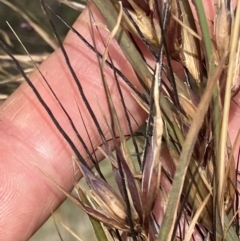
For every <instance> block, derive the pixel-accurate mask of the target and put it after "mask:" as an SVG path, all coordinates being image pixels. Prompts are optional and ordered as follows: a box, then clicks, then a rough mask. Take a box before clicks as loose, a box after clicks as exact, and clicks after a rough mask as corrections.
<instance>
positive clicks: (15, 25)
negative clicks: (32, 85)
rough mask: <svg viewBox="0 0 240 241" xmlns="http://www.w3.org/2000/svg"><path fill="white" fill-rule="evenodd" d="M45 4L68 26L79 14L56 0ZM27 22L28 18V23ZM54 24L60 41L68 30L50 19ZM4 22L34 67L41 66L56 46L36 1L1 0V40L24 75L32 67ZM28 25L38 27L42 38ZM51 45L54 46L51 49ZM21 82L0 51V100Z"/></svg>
mask: <svg viewBox="0 0 240 241" xmlns="http://www.w3.org/2000/svg"><path fill="white" fill-rule="evenodd" d="M78 2H79V0H78ZM84 2H85V0H84V1H81V2H79V3H80V4H84ZM46 3H47V4H48V5H49V6H50V7H51V8H52V9H53V10H54V11H55V12H56V13H58V14H59V15H61V16H62V17H63V18H64V20H65V21H66V22H67V23H69V24H72V23H73V22H74V21H75V19H76V18H77V16H78V15H79V11H76V10H74V9H72V8H71V7H68V6H66V5H65V4H63V3H61V2H60V1H58V0H46ZM27 19H30V21H31V22H29V21H28V20H27ZM53 21H54V23H55V25H56V28H57V30H58V33H59V36H60V37H61V38H62V39H63V38H64V37H65V35H66V33H67V31H68V29H67V28H66V27H65V26H64V25H63V24H61V23H60V22H59V21H57V19H56V18H53ZM7 23H9V25H10V26H11V27H12V29H13V30H14V31H15V33H16V34H17V35H18V37H19V39H20V40H21V41H22V43H23V44H24V46H25V47H26V48H27V50H28V51H29V53H30V54H31V56H33V59H34V60H35V62H36V63H37V64H40V63H41V62H42V61H43V60H44V59H46V58H47V56H48V55H49V54H50V53H51V52H52V51H53V50H54V47H53V44H55V46H57V44H56V42H55V39H54V36H53V34H52V31H51V29H50V26H49V25H48V23H47V20H46V17H45V16H44V14H43V12H42V9H41V6H40V1H39V0H21V1H18V0H1V1H0V39H1V40H2V41H4V42H5V43H6V44H7V45H8V48H9V49H10V50H11V52H12V53H13V54H14V55H15V56H17V59H18V61H19V62H20V63H21V65H22V67H23V69H24V70H25V72H27V73H30V72H31V71H33V69H34V65H33V63H32V62H31V60H30V58H29V57H28V56H27V55H26V52H25V51H24V49H23V47H22V46H21V44H20V43H19V41H18V39H17V38H16V36H15V35H14V33H13V32H12V30H11V29H10V27H9V26H8V24H7ZM31 23H32V24H34V25H35V26H36V27H37V28H39V31H40V32H41V34H42V35H45V39H44V38H43V37H42V36H40V35H41V34H39V32H36V31H35V29H34V27H33V26H32V24H31ZM50 43H53V44H52V46H51V44H50ZM22 81H23V79H22V78H21V76H20V74H19V73H18V71H17V70H16V67H15V65H14V64H13V62H12V61H11V60H10V58H9V56H7V55H6V54H5V53H4V52H3V50H1V49H0V100H1V101H4V100H5V99H6V98H7V96H8V95H9V94H11V93H12V92H13V91H14V90H15V89H16V88H17V87H18V86H19V84H20V83H21V82H22Z"/></svg>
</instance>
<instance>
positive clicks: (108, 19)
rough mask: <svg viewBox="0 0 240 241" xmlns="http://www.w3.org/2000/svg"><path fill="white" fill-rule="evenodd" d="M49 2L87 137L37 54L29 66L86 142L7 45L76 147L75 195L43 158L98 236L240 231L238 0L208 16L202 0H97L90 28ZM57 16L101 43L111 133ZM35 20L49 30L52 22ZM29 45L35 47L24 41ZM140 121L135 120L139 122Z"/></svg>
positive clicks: (228, 236) (93, 43)
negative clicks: (122, 62) (133, 106)
mask: <svg viewBox="0 0 240 241" xmlns="http://www.w3.org/2000/svg"><path fill="white" fill-rule="evenodd" d="M1 1H3V0H1ZM60 2H62V4H67V5H68V6H69V7H73V8H75V9H79V7H80V6H79V5H78V4H77V3H75V2H73V1H65V0H64V1H60ZM40 3H41V6H42V9H43V12H44V14H45V18H46V19H47V21H48V23H49V26H50V27H51V31H52V33H53V34H54V36H55V40H51V41H48V40H47V41H46V42H48V44H49V45H50V46H51V47H52V48H53V49H56V48H57V46H58V48H59V49H60V50H61V53H62V58H63V59H64V61H65V64H66V66H67V69H68V71H69V74H70V75H71V78H72V81H73V84H72V86H74V87H73V88H75V89H76V90H77V92H75V93H78V96H74V98H75V102H76V108H77V111H78V113H79V119H80V120H81V123H83V126H84V128H85V131H86V133H87V136H88V140H84V139H83V138H82V136H81V133H80V132H79V131H78V130H79V128H78V123H76V122H75V121H73V119H72V117H71V114H70V113H68V111H67V109H66V107H64V104H63V103H61V99H60V98H59V97H58V95H57V94H56V93H55V91H54V89H53V88H52V87H51V85H50V84H49V81H48V80H47V79H46V78H45V76H44V74H43V73H42V72H41V71H40V69H39V68H38V66H37V64H35V63H36V62H37V61H36V60H35V58H34V57H31V63H32V64H33V65H32V67H34V68H35V69H37V71H39V73H40V75H41V77H42V79H43V81H44V83H45V84H46V86H47V87H48V89H49V91H50V92H51V94H52V96H53V98H54V99H55V101H56V102H57V103H58V105H59V108H60V109H61V111H62V112H63V113H64V115H65V116H66V118H67V120H68V122H69V125H70V126H71V128H72V130H73V132H74V134H75V135H76V137H77V139H78V142H79V143H80V144H81V146H82V147H83V149H84V151H85V153H86V154H84V155H83V154H82V153H81V152H80V151H79V148H78V147H77V146H79V144H76V143H75V141H73V140H72V138H71V136H70V135H69V133H68V132H66V130H65V127H64V126H62V125H61V120H58V119H57V118H56V116H55V115H54V111H53V110H51V108H49V106H48V103H46V101H45V100H44V98H43V97H42V94H41V92H40V91H39V90H38V89H37V88H36V87H35V85H34V83H32V82H31V79H30V78H29V77H28V74H27V73H25V71H24V68H23V67H22V66H21V64H20V62H21V60H19V59H18V58H17V57H16V56H15V55H14V54H12V53H11V51H10V50H9V48H8V47H7V44H8V43H7V41H5V42H3V41H0V46H1V48H2V49H3V50H4V51H5V52H6V54H7V55H8V56H9V57H10V58H11V60H12V61H13V63H14V64H15V66H16V67H17V69H18V71H19V72H20V74H21V76H22V77H23V79H24V81H26V82H27V83H28V85H29V86H30V88H31V89H32V91H33V92H34V94H35V95H36V97H37V99H38V100H39V102H40V103H41V105H42V107H43V108H44V109H45V111H46V112H47V114H48V115H49V117H50V119H51V121H52V122H53V123H54V125H55V127H56V128H57V130H58V131H59V132H60V134H61V136H62V137H63V139H65V141H66V143H67V144H68V145H69V146H70V147H71V149H72V152H73V170H74V189H75V192H76V195H73V194H71V193H68V192H66V190H64V189H63V188H62V187H61V186H60V185H59V184H58V183H57V182H56V181H55V180H54V179H53V178H52V177H51V176H50V175H49V174H48V173H46V172H45V171H44V170H42V169H41V168H40V167H38V166H37V168H39V170H40V171H41V172H42V173H43V175H45V176H46V177H47V178H48V179H49V180H50V181H51V182H52V183H53V185H54V186H55V187H56V188H58V189H59V190H61V191H62V192H63V193H64V194H65V195H66V197H67V198H69V199H70V200H71V201H72V202H73V203H74V204H76V205H77V206H78V207H79V208H81V209H83V210H84V211H85V212H86V213H87V214H88V215H89V219H90V221H91V224H92V227H93V230H94V233H95V235H96V238H97V240H103V241H110V240H120V241H125V240H133V241H139V240H144V241H145V240H149V241H154V240H156V241H170V240H186V241H187V240H227V241H230V240H232V241H234V240H238V239H239V235H240V234H239V198H238V195H239V194H238V185H239V184H238V182H239V181H238V175H239V172H238V161H239V158H238V155H236V153H239V146H238V143H239V141H238V138H239V133H240V132H239V130H236V132H237V135H236V139H235V140H230V137H229V133H228V123H229V111H230V104H231V102H232V103H233V104H235V105H238V103H237V102H236V101H235V100H234V97H235V96H236V95H237V94H238V91H239V86H240V85H239V78H240V68H239V67H240V4H239V3H238V4H236V6H233V4H231V1H224V0H220V1H218V3H217V4H215V5H214V8H215V9H214V14H215V18H214V19H211V22H210V20H209V19H208V16H206V12H205V9H204V5H206V4H204V1H198V0H193V1H176V0H172V1H157V0H148V1H138V0H123V1H113V0H105V1H102V0H91V1H89V3H88V6H89V8H88V13H89V15H88V19H89V21H88V29H89V33H90V36H91V39H90V40H89V39H87V38H86V37H85V36H84V35H82V34H81V33H80V32H78V31H77V30H76V29H75V28H74V26H70V25H69V24H68V23H67V22H66V21H65V20H64V18H63V17H61V16H60V15H59V14H58V13H56V12H55V11H54V9H53V8H52V7H51V6H49V5H48V4H47V3H46V1H45V0H40ZM93 8H96V9H98V11H99V13H100V14H101V16H102V18H103V19H104V20H103V22H99V20H96V18H95V15H94V14H93V12H92V10H91V9H93ZM56 20H57V21H58V23H60V24H62V25H63V26H65V27H66V28H67V29H69V31H71V32H72V33H74V35H75V36H77V38H78V39H79V41H81V42H83V43H84V44H85V45H86V46H87V47H88V49H89V52H91V53H94V54H95V58H96V59H95V61H96V63H97V64H98V66H99V72H100V76H101V84H102V87H103V89H104V93H105V98H106V103H107V108H106V109H102V106H101V104H100V101H99V100H98V99H97V98H98V97H97V96H96V102H98V103H99V105H98V107H99V111H100V112H101V115H102V117H103V119H104V121H105V123H104V125H105V128H106V129H107V130H108V135H107V136H106V135H105V134H104V133H105V131H104V130H103V126H102V123H100V122H99V120H98V118H97V117H96V114H95V113H94V110H93V108H92V103H90V101H89V99H88V95H87V94H86V92H85V89H84V87H83V85H82V82H81V78H80V77H79V74H78V73H77V71H75V70H74V68H73V67H72V66H73V65H72V62H71V58H70V57H69V53H68V50H67V48H66V46H65V45H64V44H63V43H62V39H61V37H60V36H59V33H58V28H57V26H56V24H55V21H56ZM29 21H30V20H29ZM30 24H31V22H30ZM209 24H211V26H212V28H213V33H211V31H210V28H209ZM33 26H34V27H35V30H36V31H40V34H41V36H42V37H43V38H47V39H48V37H47V36H46V35H45V34H44V31H42V30H41V29H40V28H38V27H37V26H35V25H33ZM49 39H51V38H50V37H49ZM113 43H114V44H115V45H116V43H117V45H118V47H119V48H120V49H121V51H122V53H123V55H124V57H125V59H126V61H127V62H128V63H129V65H131V68H132V70H133V72H134V74H135V77H136V78H137V80H138V85H135V84H133V81H132V80H131V79H129V77H127V76H128V75H127V73H125V72H124V70H122V69H121V68H120V67H119V64H118V63H117V62H116V58H114V51H113V50H114V47H112V46H113ZM99 45H101V46H103V47H102V48H100V47H99ZM26 53H27V55H30V54H28V52H27V50H26ZM109 73H111V76H112V77H113V79H114V86H115V88H116V90H117V94H116V95H117V98H118V100H119V103H120V104H118V105H117V106H116V104H115V103H116V101H115V99H114V98H116V96H112V94H111V86H110V84H109ZM139 86H141V88H139ZM125 88H127V89H128V90H129V91H130V93H131V95H132V97H133V98H134V99H135V101H136V102H137V103H138V104H139V105H140V107H141V108H142V109H143V111H145V112H146V114H147V120H146V123H145V124H144V125H143V126H140V125H139V123H137V120H136V119H135V117H134V115H133V114H132V113H131V112H130V111H129V109H128V103H127V101H126V98H125V92H124V89H125ZM93 92H97V90H94V91H93ZM79 99H81V101H82V103H84V108H85V109H86V110H87V113H88V115H89V116H90V117H91V121H92V126H93V128H95V129H96V131H97V133H98V135H99V136H98V138H99V139H100V140H101V141H100V142H101V145H99V147H98V148H94V144H93V143H94V140H93V139H92V136H91V131H90V130H88V129H87V128H86V123H85V120H84V118H83V116H82V109H81V108H80V104H79V103H78V102H79ZM119 109H121V110H122V112H123V113H124V117H125V121H124V122H123V123H124V125H125V126H123V124H122V122H121V121H120V119H119V116H118V113H119V111H118V110H119ZM133 126H138V130H137V131H135V129H136V128H134V127H133ZM94 138H96V137H94ZM129 143H131V144H132V147H131V149H130V147H129V146H130V145H129ZM113 150H114V152H113ZM100 154H101V155H102V156H103V157H105V159H106V160H107V162H108V164H109V166H111V173H112V176H113V177H114V185H113V184H112V183H110V182H109V181H108V179H107V178H106V177H105V175H104V174H103V170H102V169H101V166H100V165H99V163H98V158H97V156H99V155H100ZM78 172H81V173H82V175H83V179H84V180H85V182H86V183H87V185H88V187H89V188H88V189H86V190H83V188H82V186H81V184H79V182H78V181H77V180H76V178H75V174H76V173H78ZM69 232H71V230H70V231H69ZM72 234H73V235H75V234H74V233H72ZM59 236H61V235H60V233H59Z"/></svg>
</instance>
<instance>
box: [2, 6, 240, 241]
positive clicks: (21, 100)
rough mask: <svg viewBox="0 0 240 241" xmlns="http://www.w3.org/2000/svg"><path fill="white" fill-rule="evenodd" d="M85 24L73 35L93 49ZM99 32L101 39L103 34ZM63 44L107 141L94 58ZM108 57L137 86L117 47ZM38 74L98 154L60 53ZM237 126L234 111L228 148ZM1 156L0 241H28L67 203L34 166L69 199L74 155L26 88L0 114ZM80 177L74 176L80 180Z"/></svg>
mask: <svg viewBox="0 0 240 241" xmlns="http://www.w3.org/2000/svg"><path fill="white" fill-rule="evenodd" d="M206 9H210V10H209V13H210V15H211V8H208V7H207V6H206ZM92 10H93V12H94V13H95V16H96V21H100V17H99V14H98V13H97V11H96V9H95V8H92ZM210 19H211V18H210ZM87 21H88V11H87V10H86V11H84V13H83V14H82V15H81V16H80V17H79V18H78V20H77V21H76V23H75V25H74V27H75V28H76V29H77V30H78V31H79V32H81V34H82V35H84V37H86V38H87V39H88V40H89V41H91V38H90V33H89V27H88V26H89V25H88V23H87ZM102 32H103V34H105V35H106V31H102ZM64 44H65V48H66V50H67V52H68V55H69V57H70V59H71V63H72V65H73V68H74V69H75V71H76V73H77V75H78V77H79V80H80V81H81V84H82V85H83V87H84V90H85V93H86V95H87V97H88V100H89V102H90V103H91V106H92V108H93V110H94V113H95V115H96V117H97V119H98V121H99V123H100V125H101V126H102V127H103V131H104V133H105V135H106V136H110V135H109V131H108V129H107V126H106V125H105V122H104V118H103V116H102V113H101V111H100V108H99V105H98V102H99V100H100V104H101V105H100V107H101V108H102V109H103V110H107V105H106V101H105V93H104V90H103V88H102V82H101V77H100V73H99V68H98V63H97V61H96V60H95V59H96V56H95V54H94V53H92V52H91V51H89V49H88V48H87V47H86V46H85V45H84V44H83V43H82V42H81V41H80V40H79V39H78V38H77V37H76V36H75V35H74V34H73V33H69V34H68V36H67V37H66V39H65V43H64ZM97 45H98V46H100V48H101V47H102V46H101V44H100V41H97ZM110 51H112V52H114V56H112V57H114V60H115V63H116V64H117V65H118V67H119V68H120V69H121V70H122V71H123V72H124V74H125V75H127V77H128V78H129V79H130V80H131V81H132V83H133V84H135V85H136V86H138V85H139V84H138V82H137V79H136V77H135V75H134V73H133V71H132V69H131V67H130V65H129V64H128V62H127V61H124V60H125V59H124V57H123V54H122V53H121V51H120V49H119V48H118V47H117V45H116V44H114V45H113V47H112V49H111V50H110ZM86 53H87V54H86ZM40 69H41V71H42V73H43V74H44V76H45V77H46V78H47V80H48V82H49V83H50V84H51V86H52V88H53V89H54V91H55V92H56V93H57V95H58V97H59V98H60V100H61V103H62V104H63V105H64V107H65V108H66V109H67V111H68V112H69V113H70V114H71V117H72V119H73V121H74V122H75V123H77V126H78V128H79V130H80V133H81V136H82V138H83V139H84V140H85V142H86V143H87V144H88V147H89V148H90V145H89V141H88V138H87V134H86V132H85V130H84V128H83V123H82V121H81V118H80V115H79V112H78V108H77V105H76V103H78V106H79V108H80V109H81V113H82V115H83V118H84V120H85V123H86V125H87V129H88V131H89V132H90V134H91V136H92V140H93V145H94V147H95V148H96V147H98V146H99V145H100V144H101V140H100V138H99V136H98V133H97V131H96V130H95V128H94V125H93V123H92V121H91V118H90V116H89V114H88V113H87V110H86V108H85V107H84V104H83V103H82V101H81V100H80V97H79V94H78V93H77V90H76V88H75V87H74V84H73V81H72V77H71V75H70V74H69V71H68V68H67V67H66V64H65V62H64V59H63V56H62V53H61V51H60V50H57V51H56V52H55V53H53V54H52V55H51V56H50V57H49V58H48V59H47V60H46V61H45V62H44V63H43V64H42V65H41V66H40ZM106 72H107V79H108V82H109V86H110V91H111V94H112V96H113V100H114V103H115V104H116V106H118V107H119V108H117V111H118V115H119V118H120V120H121V123H123V127H124V132H125V133H127V131H128V129H127V124H126V120H125V117H124V116H125V115H124V113H123V111H122V108H121V104H120V102H119V97H118V94H117V90H116V86H115V84H114V82H113V76H112V74H111V71H109V70H107V71H106ZM30 78H31V80H32V81H33V82H34V84H35V86H36V87H37V89H38V91H39V92H40V93H41V95H42V97H43V99H44V100H45V102H47V104H48V106H49V107H50V108H51V110H53V111H54V115H55V117H56V118H57V119H58V120H59V122H60V123H61V125H62V126H64V129H65V131H66V132H67V133H69V135H70V137H71V138H72V140H73V141H74V143H75V144H76V145H77V147H78V148H79V150H80V153H81V154H82V155H83V156H84V157H86V154H85V151H84V150H83V148H82V146H81V144H79V143H78V141H77V138H76V136H75V135H74V133H73V131H72V130H71V126H70V124H69V122H68V120H67V119H66V117H65V116H64V115H63V113H62V112H61V110H60V108H59V106H58V105H57V104H56V102H55V101H54V99H53V98H52V96H51V94H50V92H49V90H48V89H47V87H46V85H44V84H43V82H42V79H41V77H40V74H39V73H38V72H35V73H34V74H32V75H31V77H30ZM122 88H123V92H124V98H125V101H126V103H127V106H128V110H129V111H130V112H131V113H132V115H133V116H134V118H135V120H136V121H137V123H138V124H139V125H141V124H142V123H143V122H144V121H145V119H146V114H145V113H144V111H143V110H142V109H141V108H140V107H139V105H138V104H137V103H136V102H135V101H134V99H133V97H132V96H131V91H130V90H129V88H128V87H127V86H126V85H125V84H122ZM139 88H140V87H139ZM235 101H236V102H237V103H239V102H240V95H239V94H238V95H237V96H236V97H235ZM239 118H240V109H239V107H238V106H237V105H236V104H233V105H232V106H231V113H230V125H229V132H230V135H231V138H232V140H233V139H234V138H235V135H236V132H237V131H238V126H239ZM134 123H135V122H132V125H133V128H134V129H137V125H136V124H134ZM0 153H1V156H0V159H1V161H0V177H1V181H0V240H28V239H29V237H31V235H32V234H33V233H34V232H35V231H36V230H37V229H38V228H39V227H40V226H41V225H42V224H43V223H44V221H45V220H46V219H47V218H48V217H49V216H50V215H51V213H52V210H55V209H56V208H57V207H58V206H59V205H60V204H61V203H62V202H63V201H64V199H65V195H63V194H62V193H61V192H60V191H58V190H57V189H56V188H55V187H54V186H53V185H52V183H51V182H50V181H49V180H48V179H47V178H46V177H44V175H43V174H42V173H41V172H40V171H39V170H38V168H36V166H35V165H34V163H35V164H37V165H38V166H39V167H41V168H42V169H43V170H45V171H46V172H47V173H48V174H49V175H50V176H51V177H52V178H53V179H54V180H56V182H57V183H58V184H59V185H61V186H62V187H63V188H64V189H65V190H67V191H71V190H72V188H73V163H72V156H73V151H72V150H71V149H70V147H69V145H68V144H67V143H66V141H64V140H63V138H62V137H61V135H60V134H59V132H58V130H57V129H56V127H55V126H54V125H53V123H52V121H51V120H50V118H49V117H48V115H47V113H46V112H45V110H44V109H43V108H42V106H41V105H40V103H39V101H38V100H37V98H36V96H35V95H34V93H33V92H32V90H31V89H30V88H29V86H28V85H27V84H26V83H24V84H23V85H21V86H20V88H19V89H18V90H17V91H16V92H15V93H14V94H12V95H11V96H10V97H9V99H8V100H7V101H6V102H5V103H4V104H3V105H2V106H1V107H0ZM98 158H99V159H101V156H100V155H99V156H98ZM80 177H81V176H80V175H79V176H78V178H80Z"/></svg>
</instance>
